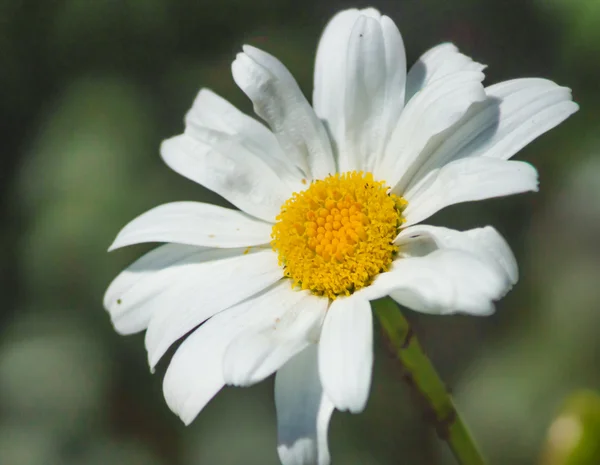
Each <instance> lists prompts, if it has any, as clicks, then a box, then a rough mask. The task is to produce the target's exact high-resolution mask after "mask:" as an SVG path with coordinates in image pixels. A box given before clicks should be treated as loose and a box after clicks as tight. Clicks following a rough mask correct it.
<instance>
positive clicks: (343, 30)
mask: <svg viewBox="0 0 600 465" xmlns="http://www.w3.org/2000/svg"><path fill="white" fill-rule="evenodd" d="M360 14H361V12H359V10H357V9H351V10H344V11H341V12H339V13H338V14H336V15H335V16H334V17H333V18H332V19H331V21H329V23H328V24H327V26H326V27H325V30H324V31H323V35H322V36H321V40H320V41H319V46H318V48H317V56H316V59H315V75H314V89H313V107H314V109H315V113H316V114H317V116H318V117H319V118H321V119H322V120H323V122H324V124H325V126H326V127H327V130H328V131H329V134H330V136H331V138H332V143H333V145H334V146H335V147H336V148H337V147H339V145H340V141H341V140H342V139H343V130H344V112H343V111H341V109H342V108H344V102H345V99H346V98H345V92H346V60H347V48H348V40H349V39H350V33H351V32H352V26H354V23H355V22H356V20H357V19H358V17H359V16H360ZM344 166H346V165H344ZM338 168H340V167H339V166H338Z"/></svg>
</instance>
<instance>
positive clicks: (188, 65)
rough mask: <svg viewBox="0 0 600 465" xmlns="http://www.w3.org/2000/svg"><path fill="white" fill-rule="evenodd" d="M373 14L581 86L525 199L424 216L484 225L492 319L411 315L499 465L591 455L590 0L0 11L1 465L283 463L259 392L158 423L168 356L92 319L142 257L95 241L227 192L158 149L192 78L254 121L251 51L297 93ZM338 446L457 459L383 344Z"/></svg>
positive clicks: (98, 5) (347, 451)
mask: <svg viewBox="0 0 600 465" xmlns="http://www.w3.org/2000/svg"><path fill="white" fill-rule="evenodd" d="M368 5H372V6H375V7H377V8H379V9H380V10H381V11H382V12H384V13H385V14H387V15H388V16H391V17H392V18H393V19H394V20H395V21H396V22H397V24H398V26H399V28H400V30H401V31H402V34H403V36H404V40H405V45H406V49H407V54H408V61H409V63H412V62H414V61H415V60H416V58H417V57H418V56H419V55H420V54H421V53H422V52H424V51H425V50H426V49H427V48H429V47H431V46H433V45H435V44H437V43H439V42H442V41H446V40H449V41H452V42H454V43H455V44H456V45H458V46H459V48H460V49H461V50H462V51H463V52H464V53H466V54H468V55H471V56H473V57H474V59H476V60H477V61H480V62H482V63H486V64H488V65H489V67H488V69H487V76H488V77H487V81H486V82H488V83H493V82H497V81H500V80H505V79H510V78H515V77H525V76H540V77H546V78H550V79H552V80H555V81H557V82H559V83H560V84H562V85H566V86H569V87H571V88H572V89H573V94H574V98H575V100H576V101H578V102H579V103H580V105H581V111H580V112H579V113H577V114H576V115H575V116H574V117H572V118H571V119H569V120H568V121H567V122H566V123H564V124H563V125H561V126H560V127H559V128H557V129H555V130H553V131H551V132H550V133H549V134H546V135H545V136H543V137H542V138H541V139H540V140H538V141H536V142H534V143H533V144H531V145H530V146H529V147H527V148H526V149H524V150H523V151H522V152H521V153H520V154H519V156H518V158H520V159H524V160H527V161H530V162H532V163H533V164H534V165H535V166H536V167H537V168H538V169H539V171H540V177H541V192H540V193H539V194H535V195H533V194H528V195H523V196H519V197H515V198H507V199H496V200H492V201H487V202H483V203H480V204H473V205H460V206H454V207H451V208H449V209H447V210H445V211H443V212H441V213H440V214H438V215H436V216H435V217H434V218H433V222H435V223H440V224H445V225H448V226H450V227H456V228H470V227H476V226H481V225H486V224H493V225H495V226H496V227H497V228H498V230H500V231H501V232H502V233H503V234H504V235H505V236H506V238H507V239H508V241H509V243H510V244H511V246H512V247H513V249H514V251H515V253H516V255H517V258H518V261H519V264H520V269H521V280H520V282H519V283H518V285H517V286H516V287H515V289H514V290H513V291H512V292H511V293H510V294H509V295H508V296H507V297H506V298H505V299H504V300H503V301H501V302H500V303H499V304H498V311H497V313H496V315H494V316H493V317H490V318H485V319H479V318H474V317H430V316H423V315H417V314H414V313H411V312H407V316H408V317H409V318H410V319H411V321H412V322H413V323H414V325H415V328H416V331H417V334H418V336H419V337H420V338H421V341H422V343H423V345H424V347H425V348H426V350H427V352H428V353H429V354H430V356H431V357H432V359H433V361H434V363H435V364H436V366H437V367H438V368H439V371H440V372H441V374H442V376H443V378H444V380H445V381H446V382H447V383H448V385H449V386H450V387H451V389H452V391H453V393H454V394H455V396H456V400H457V403H458V405H459V408H460V410H461V411H462V412H463V413H464V415H465V417H466V420H467V422H468V423H469V425H470V426H471V429H472V430H473V433H474V436H475V437H476V438H477V440H478V441H479V442H480V445H481V447H482V449H483V450H484V452H485V455H487V456H488V458H489V459H490V463H492V464H503V465H504V464H510V465H520V464H523V465H525V464H540V465H586V464H598V463H600V459H598V456H597V455H595V456H594V454H597V453H598V450H597V445H598V444H599V443H600V421H599V420H598V417H599V415H600V413H599V410H600V407H599V406H598V400H597V398H595V397H594V396H595V394H594V392H596V391H598V390H600V366H599V364H598V360H600V338H599V337H598V329H599V328H600V325H599V323H600V308H599V307H600V285H599V283H600V241H599V240H598V238H600V201H599V200H600V157H599V156H598V155H599V152H600V133H599V131H598V127H599V125H598V123H599V118H598V116H599V114H600V110H598V109H599V108H600V94H599V93H598V82H599V78H600V60H598V57H599V54H600V47H599V45H598V44H599V43H600V2H599V1H598V0H537V1H523V0H486V1H475V0H453V1H451V2H449V1H447V0H400V1H392V0H388V1H384V0H380V1H377V0H374V1H373V2H371V3H368V4H366V3H358V4H357V3H348V2H342V1H334V0H329V1H319V0H305V1H302V2H298V1H293V0H279V1H276V2H273V1H267V0H255V1H248V0H220V1H219V2H217V1H214V0H213V1H191V0H190V1H184V0H181V1H175V0H37V1H34V0H29V1H28V0H22V1H19V0H12V1H11V0H0V109H1V111H0V118H1V120H2V121H1V123H0V128H1V129H0V130H1V131H2V139H1V141H0V143H1V144H2V150H1V152H0V224H1V225H2V227H1V229H0V234H1V235H0V273H1V275H0V293H1V295H2V300H1V302H2V304H1V305H2V307H1V310H0V464H1V465H100V464H103V465H104V464H115V465H121V464H123V465H129V464H144V465H155V464H156V465H161V464H165V465H197V464H204V465H220V464H224V465H228V464H246V465H253V464H256V465H259V464H260V465H268V464H276V463H278V462H277V455H276V430H275V413H274V406H273V399H272V397H273V394H272V391H273V382H272V379H269V380H267V381H265V382H263V383H261V384H259V385H257V386H254V387H252V388H248V389H233V388H227V389H225V390H224V391H222V392H221V393H220V394H219V395H218V396H217V397H216V398H215V400H214V401H213V402H211V403H210V404H209V405H208V407H207V408H206V409H205V410H204V411H203V412H202V413H201V415H200V416H199V417H198V419H197V420H196V421H195V422H194V423H193V424H192V426H190V427H187V428H186V427H184V425H183V424H182V423H181V422H180V421H179V420H178V419H177V418H176V417H175V415H173V414H172V413H171V412H170V411H169V410H168V408H167V406H166V404H165V402H164V400H163V397H162V374H163V373H164V370H165V367H166V364H167V361H168V358H169V357H166V358H165V361H163V362H162V363H161V365H160V366H159V369H158V370H157V374H155V375H151V374H150V373H149V371H148V368H147V366H146V358H145V353H144V349H143V336H142V335H136V336H130V337H126V338H125V337H120V336H118V335H117V334H116V333H114V332H113V330H112V328H111V325H110V322H109V319H108V315H107V314H106V313H105V312H104V310H103V308H102V296H103V292H104V290H105V288H106V286H107V285H108V283H109V282H110V280H111V279H112V278H113V277H114V276H116V275H117V273H118V272H119V271H120V270H121V269H122V268H123V267H124V266H126V265H127V264H128V263H129V262H131V261H132V260H133V259H134V258H136V257H138V256H139V255H140V254H141V253H143V252H144V251H145V250H147V248H145V247H142V246H140V247H132V248H129V249H127V250H122V251H117V252H114V253H111V254H108V253H106V248H107V247H108V245H109V244H110V243H111V241H112V239H113V238H114V236H115V234H116V233H117V232H118V230H119V229H120V227H121V226H123V225H124V224H125V223H126V222H127V221H129V220H131V219H132V218H133V217H135V216H136V215H138V214H139V213H141V212H143V211H145V210H146V209H149V208H151V207H153V206H155V205H157V204H160V203H166V202H169V201H174V200H202V201H208V202H214V203H219V202H220V201H221V200H220V199H219V198H218V197H217V196H216V195H215V194H213V193H211V192H209V191H207V190H205V189H203V188H202V187H199V186H197V185H194V184H193V183H192V182H190V181H188V180H186V179H184V178H181V177H179V176H177V175H176V174H174V173H173V172H171V171H170V170H169V169H168V168H166V166H164V165H163V163H162V162H161V160H160V158H159V155H158V147H159V143H160V142H161V140H162V139H164V138H166V137H169V136H171V135H174V134H176V133H179V132H181V131H182V129H183V124H182V119H183V115H184V113H185V111H186V110H187V109H188V107H189V106H190V105H191V103H192V100H193V98H194V96H195V94H196V92H197V91H198V90H199V88H200V87H210V88H212V89H213V90H215V91H216V92H217V93H219V94H221V95H223V96H225V97H226V98H228V99H229V100H230V101H232V102H233V103H235V104H236V105H239V106H240V107H241V108H243V109H244V110H245V111H247V112H250V111H251V106H250V104H249V102H248V101H247V100H246V98H245V96H244V95H243V94H242V92H241V91H239V90H238V89H237V88H236V87H235V85H234V83H233V80H232V79H231V76H230V70H229V66H230V63H231V61H232V59H233V57H234V56H235V53H236V52H237V51H238V50H240V48H241V45H242V44H243V43H251V44H253V45H256V46H258V47H260V48H264V49H265V50H267V51H269V52H271V53H273V54H275V55H276V56H278V57H279V58H280V59H281V60H282V61H283V62H284V63H285V64H286V65H287V66H288V67H289V68H290V70H291V71H292V73H293V74H294V75H295V76H296V77H297V79H298V80H299V82H300V84H301V86H302V88H303V90H304V91H305V92H306V94H307V95H309V96H310V94H311V86H312V84H311V81H312V71H313V59H314V53H315V47H316V45H317V41H318V38H319V34H320V31H321V30H322V28H323V26H324V25H325V24H326V22H327V20H328V19H329V18H330V17H331V15H332V14H334V13H335V12H336V11H338V10H339V9H342V8H347V7H350V6H368ZM595 360H596V362H595ZM582 390H584V391H582ZM581 443H583V446H582V447H583V449H582V448H581V447H580V448H579V449H578V450H579V452H578V453H579V455H577V454H576V453H571V452H570V450H571V449H570V448H571V447H572V446H573V445H574V444H575V445H580V444H581ZM330 446H331V452H332V456H333V461H334V464H348V465H355V464H356V465H358V464H381V465H386V464H390V465H391V464H417V465H418V464H423V465H435V464H451V463H453V461H452V458H451V457H450V456H449V454H448V452H447V451H446V449H445V447H444V445H443V444H441V443H440V442H439V441H438V439H437V438H436V437H435V435H434V433H433V430H432V428H431V427H430V425H428V424H427V423H425V421H424V420H423V418H422V414H421V412H420V410H419V407H418V405H416V403H415V402H414V399H413V398H412V397H411V395H410V392H409V390H408V388H407V387H406V386H405V385H404V384H403V382H402V379H401V377H400V375H399V374H398V371H397V366H396V364H395V362H394V361H393V360H392V359H391V358H390V357H389V356H388V355H387V354H386V352H385V350H384V349H383V348H382V344H381V341H380V340H378V341H377V354H376V365H375V375H374V381H373V387H372V394H371V397H370V400H369V404H368V407H367V410H366V412H365V413H363V414H361V415H357V416H353V415H349V414H341V413H336V414H334V416H333V419H332V423H331V429H330ZM594 446H596V449H594ZM582 450H583V452H582ZM590 451H591V452H590ZM594 451H595V452H594ZM586 454H587V455H586ZM582 457H583V458H582ZM586 457H587V458H586ZM590 457H592V458H590ZM593 457H595V458H593ZM586 460H587V461H586Z"/></svg>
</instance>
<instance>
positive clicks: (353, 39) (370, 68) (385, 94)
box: [340, 15, 406, 171]
mask: <svg viewBox="0 0 600 465" xmlns="http://www.w3.org/2000/svg"><path fill="white" fill-rule="evenodd" d="M347 54H348V57H347V70H346V74H347V76H346V96H345V97H346V98H345V106H344V112H345V115H346V116H345V140H344V141H343V142H341V143H340V152H342V153H345V154H346V157H347V159H348V163H349V165H348V167H347V169H349V170H358V171H360V170H367V171H370V170H372V169H373V167H374V164H375V161H376V159H377V158H378V157H379V156H380V154H381V151H382V150H383V147H384V144H385V143H386V141H387V139H388V137H389V135H390V133H391V131H392V128H393V127H394V126H395V125H396V122H397V120H398V117H399V115H400V112H401V111H402V107H403V106H404V105H403V103H404V80H405V77H406V58H405V55H404V45H403V43H402V38H401V36H400V32H399V31H398V29H397V28H396V26H395V25H394V23H393V22H392V21H391V20H390V19H389V18H387V17H385V16H384V17H383V18H381V19H380V20H377V19H374V18H370V17H367V16H364V15H361V16H359V17H358V19H357V20H356V22H355V24H354V27H353V28H352V33H351V34H350V38H349V41H348V52H347Z"/></svg>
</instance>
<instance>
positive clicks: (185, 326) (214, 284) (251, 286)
mask: <svg viewBox="0 0 600 465" xmlns="http://www.w3.org/2000/svg"><path fill="white" fill-rule="evenodd" d="M228 250H233V251H235V250H236V249H212V250H210V251H209V252H207V254H211V255H212V256H213V257H214V258H213V259H212V260H210V261H204V262H202V263H199V264H192V265H190V266H189V269H188V270H186V272H185V274H184V273H182V274H181V276H180V279H179V280H178V281H177V282H173V283H171V286H169V288H168V289H166V290H165V292H163V293H162V294H160V295H159V296H158V297H155V298H153V299H152V300H151V301H149V302H148V303H147V304H146V305H148V306H153V307H155V309H156V310H155V311H154V315H153V316H152V319H151V320H150V324H149V325H148V330H147V331H146V339H145V344H146V350H147V351H148V363H149V364H150V368H151V369H153V368H154V366H155V365H156V363H157V362H158V360H159V359H160V358H161V357H162V355H163V354H164V353H165V351H166V350H167V349H168V348H169V347H170V346H171V344H173V343H174V342H175V341H176V340H177V339H179V338H180V337H182V336H184V335H185V334H186V333H187V332H189V331H190V330H192V329H194V328H195V327H196V326H198V325H199V324H201V323H202V322H204V321H205V320H206V319H208V318H210V317H211V316H213V315H214V314H216V313H218V312H220V311H221V310H224V309H226V308H228V307H231V306H232V305H235V304H237V303H238V302H241V301H243V300H245V299H247V298H249V297H250V296H252V295H254V294H256V293H257V292H260V291H261V290H263V289H265V288H266V287H268V286H269V285H271V284H272V283H274V282H276V281H278V280H279V279H281V268H280V267H279V265H278V264H277V255H276V254H275V253H273V251H272V250H257V251H250V253H248V254H242V255H233V254H232V252H230V254H229V256H227V254H226V253H227V251H228ZM238 253H239V252H238ZM232 255H233V256H232Z"/></svg>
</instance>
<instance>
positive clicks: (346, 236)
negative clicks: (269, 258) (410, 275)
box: [271, 171, 407, 299]
mask: <svg viewBox="0 0 600 465" xmlns="http://www.w3.org/2000/svg"><path fill="white" fill-rule="evenodd" d="M406 205H407V203H406V200H404V199H403V198H402V197H399V196H396V195H393V194H388V188H387V186H386V185H385V183H384V182H383V181H375V180H374V179H373V175H372V174H371V173H363V172H356V171H351V172H347V173H343V174H335V175H331V176H328V177H327V178H325V179H323V180H319V181H313V182H312V183H311V184H310V186H309V188H308V189H307V190H305V191H304V192H295V193H294V194H293V195H292V197H291V198H290V199H289V200H288V201H287V202H285V204H284V205H283V206H282V207H281V213H280V214H279V215H278V216H277V222H276V224H275V225H274V226H273V232H272V234H271V237H272V239H273V240H272V241H271V246H272V247H273V250H275V251H276V252H277V253H278V255H279V264H280V265H282V266H283V267H284V274H285V276H286V277H288V278H290V279H291V280H292V284H293V285H294V286H299V287H301V288H302V289H309V290H311V291H312V292H313V293H314V294H316V295H322V296H327V297H329V298H331V299H335V298H336V297H337V296H339V295H349V294H351V293H352V292H354V291H356V290H358V289H360V288H362V287H365V286H368V285H369V284H370V283H371V281H372V280H373V278H374V277H375V276H376V275H377V274H379V273H381V272H383V271H386V270H387V269H388V268H389V266H390V264H391V263H392V260H393V257H394V254H395V253H396V252H397V250H398V248H397V246H395V245H393V240H394V239H395V237H396V235H397V234H398V228H399V227H400V225H401V224H402V223H403V222H404V217H403V216H402V212H403V210H404V209H405V208H406Z"/></svg>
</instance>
